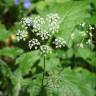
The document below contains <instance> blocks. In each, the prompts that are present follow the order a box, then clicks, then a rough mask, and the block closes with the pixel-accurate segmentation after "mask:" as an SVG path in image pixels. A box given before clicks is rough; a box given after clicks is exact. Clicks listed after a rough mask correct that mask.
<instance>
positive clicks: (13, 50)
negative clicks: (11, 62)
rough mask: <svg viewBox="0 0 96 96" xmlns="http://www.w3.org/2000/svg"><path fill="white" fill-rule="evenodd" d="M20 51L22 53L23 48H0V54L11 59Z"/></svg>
mask: <svg viewBox="0 0 96 96" xmlns="http://www.w3.org/2000/svg"><path fill="white" fill-rule="evenodd" d="M21 53H23V50H22V49H20V48H10V47H5V48H3V49H0V56H8V57H10V58H12V59H14V58H16V57H17V56H19V55H20V54H21Z"/></svg>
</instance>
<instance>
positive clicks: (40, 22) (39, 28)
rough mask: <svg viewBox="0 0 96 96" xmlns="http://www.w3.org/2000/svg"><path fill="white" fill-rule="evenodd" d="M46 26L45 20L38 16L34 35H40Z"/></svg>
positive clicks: (35, 20)
mask: <svg viewBox="0 0 96 96" xmlns="http://www.w3.org/2000/svg"><path fill="white" fill-rule="evenodd" d="M44 24H45V21H44V18H43V17H41V16H37V17H35V18H34V20H33V30H32V32H33V33H38V32H40V31H42V26H43V25H44Z"/></svg>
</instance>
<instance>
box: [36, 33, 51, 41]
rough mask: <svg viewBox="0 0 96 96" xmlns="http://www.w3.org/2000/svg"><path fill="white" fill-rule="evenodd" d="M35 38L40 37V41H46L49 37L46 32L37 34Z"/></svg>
mask: <svg viewBox="0 0 96 96" xmlns="http://www.w3.org/2000/svg"><path fill="white" fill-rule="evenodd" d="M36 35H37V36H40V37H41V39H42V40H47V39H48V38H49V37H50V36H51V35H50V34H49V33H48V32H38V33H36Z"/></svg>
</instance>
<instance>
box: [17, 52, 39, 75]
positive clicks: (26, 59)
mask: <svg viewBox="0 0 96 96" xmlns="http://www.w3.org/2000/svg"><path fill="white" fill-rule="evenodd" d="M39 58H40V55H39V53H38V51H33V52H28V53H24V54H23V55H21V56H20V57H19V58H17V60H16V64H19V67H18V69H17V70H20V71H21V72H22V74H23V75H24V74H27V73H28V72H29V71H30V70H31V67H32V66H33V65H34V63H35V62H36V61H37V60H38V59H39Z"/></svg>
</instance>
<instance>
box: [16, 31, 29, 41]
mask: <svg viewBox="0 0 96 96" xmlns="http://www.w3.org/2000/svg"><path fill="white" fill-rule="evenodd" d="M27 37H28V32H27V31H25V30H18V32H17V34H16V38H17V41H20V40H23V41H25V40H26V38H27Z"/></svg>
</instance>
